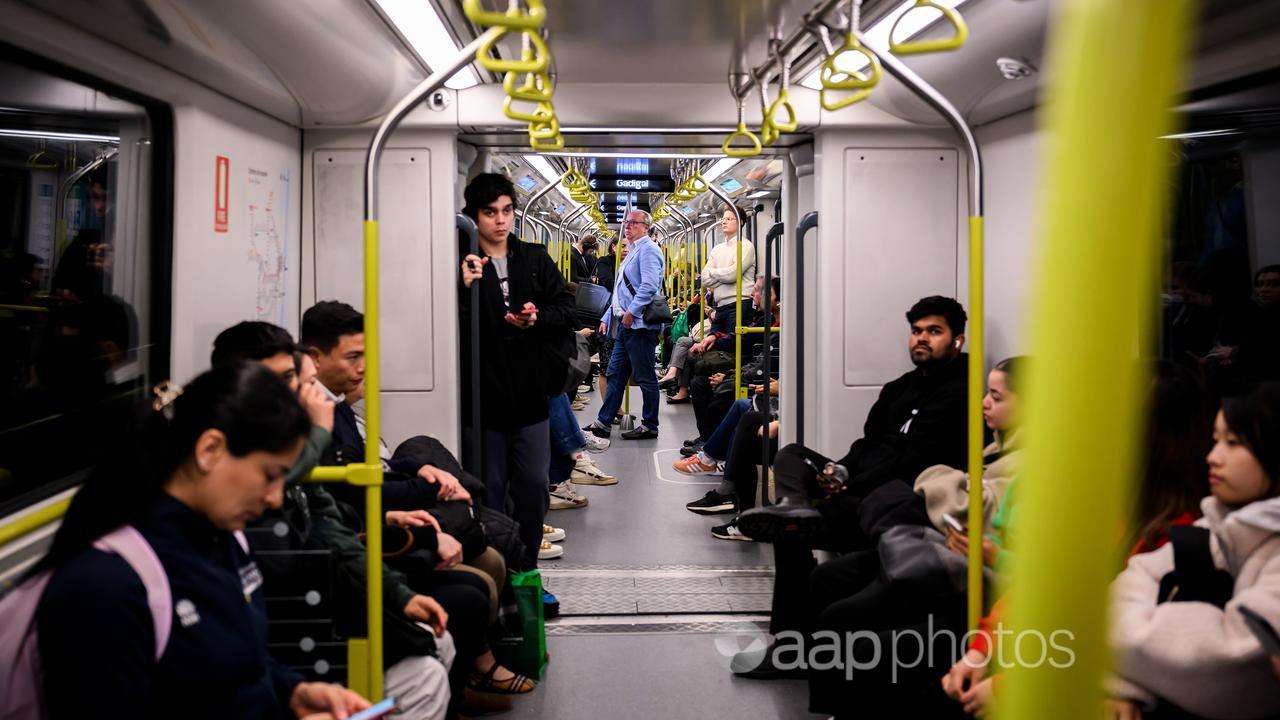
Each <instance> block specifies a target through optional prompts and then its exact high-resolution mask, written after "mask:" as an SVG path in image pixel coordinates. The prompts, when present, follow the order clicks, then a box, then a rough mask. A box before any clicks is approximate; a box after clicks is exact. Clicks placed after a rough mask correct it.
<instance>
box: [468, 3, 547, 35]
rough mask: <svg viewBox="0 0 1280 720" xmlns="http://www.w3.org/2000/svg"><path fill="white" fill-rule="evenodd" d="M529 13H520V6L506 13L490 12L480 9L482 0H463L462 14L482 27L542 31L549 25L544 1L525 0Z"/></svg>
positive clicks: (513, 7)
mask: <svg viewBox="0 0 1280 720" xmlns="http://www.w3.org/2000/svg"><path fill="white" fill-rule="evenodd" d="M525 4H526V5H528V6H529V11H528V12H523V13H522V12H520V8H519V6H518V5H516V6H512V7H511V8H510V9H508V10H507V11H506V12H501V13H497V12H489V11H487V10H485V9H484V8H482V7H480V0H463V2H462V12H464V13H466V16H467V19H468V20H470V21H471V22H473V23H475V24H476V25H479V26H480V27H501V28H506V29H507V30H541V29H542V26H543V25H545V24H546V23H547V7H546V5H545V4H544V3H543V1H542V0H525Z"/></svg>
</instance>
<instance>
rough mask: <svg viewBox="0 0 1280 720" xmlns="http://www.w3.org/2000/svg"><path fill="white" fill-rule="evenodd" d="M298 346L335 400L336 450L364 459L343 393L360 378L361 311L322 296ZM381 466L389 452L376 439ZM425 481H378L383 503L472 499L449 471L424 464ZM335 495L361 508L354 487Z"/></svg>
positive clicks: (408, 505) (411, 505)
mask: <svg viewBox="0 0 1280 720" xmlns="http://www.w3.org/2000/svg"><path fill="white" fill-rule="evenodd" d="M302 344H303V345H305V346H306V347H307V353H308V354H309V355H311V358H312V359H313V360H314V361H315V363H316V376H317V378H319V381H320V387H321V388H322V389H323V390H324V391H325V393H326V394H327V395H328V397H329V399H330V400H333V401H334V403H335V410H334V424H333V443H334V446H335V447H336V448H345V449H347V450H354V451H357V453H358V454H359V456H360V457H363V453H362V452H360V451H362V450H363V448H364V445H365V438H364V431H363V429H362V428H361V424H360V422H359V420H358V419H357V417H356V413H355V411H354V410H352V409H351V406H350V405H349V404H348V403H346V402H344V400H345V398H346V396H347V395H348V394H350V393H354V392H356V391H357V390H359V389H360V388H361V385H362V383H363V382H364V367H365V365H364V315H363V314H361V313H360V312H358V311H357V310H355V308H352V307H351V306H350V305H347V304H346V303H340V302H335V301H332V300H326V301H322V302H319V303H316V304H315V305H314V306H312V307H311V308H309V309H308V310H307V311H306V312H305V313H303V315H302ZM379 449H380V450H379V451H380V454H381V456H382V461H383V467H389V465H390V462H391V460H392V456H391V453H390V451H389V450H388V448H387V447H386V445H385V444H383V443H381V438H379ZM416 475H417V477H420V478H421V479H422V480H423V481H424V482H405V481H402V480H397V479H392V480H391V481H388V482H387V483H385V484H384V485H383V488H382V493H383V504H384V505H385V506H386V507H387V508H388V509H391V510H418V509H422V508H426V507H430V506H432V505H434V504H436V503H437V502H443V501H449V500H461V501H464V502H470V501H471V493H470V491H468V490H467V489H466V488H465V487H463V485H462V483H461V481H460V480H459V479H458V478H457V477H455V476H454V475H453V474H451V473H448V472H445V471H442V470H438V469H437V468H433V467H431V466H429V465H423V466H422V467H421V468H420V469H419V470H418V471H417V472H416ZM333 490H334V497H336V498H338V499H340V500H345V501H346V502H348V503H349V504H351V505H354V506H356V507H363V503H364V500H363V498H364V493H363V492H362V491H360V490H359V488H354V487H349V486H335V487H334V488H333Z"/></svg>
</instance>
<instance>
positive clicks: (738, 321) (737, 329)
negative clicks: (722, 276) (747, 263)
mask: <svg viewBox="0 0 1280 720" xmlns="http://www.w3.org/2000/svg"><path fill="white" fill-rule="evenodd" d="M734 240H735V241H737V243H738V267H737V275H738V277H737V279H736V280H735V283H734V295H735V297H734V299H733V308H734V312H735V314H734V317H733V324H734V328H733V397H734V398H735V399H737V400H742V399H743V398H745V397H746V396H747V392H746V390H745V389H743V387H742V228H741V227H739V228H738V234H737V235H735V236H734Z"/></svg>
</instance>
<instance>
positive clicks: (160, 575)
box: [93, 525, 173, 662]
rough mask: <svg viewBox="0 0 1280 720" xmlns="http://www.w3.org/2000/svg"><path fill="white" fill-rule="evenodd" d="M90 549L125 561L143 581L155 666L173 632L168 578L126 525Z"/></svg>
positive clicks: (152, 553)
mask: <svg viewBox="0 0 1280 720" xmlns="http://www.w3.org/2000/svg"><path fill="white" fill-rule="evenodd" d="M93 546H94V547H95V548H97V549H99V550H102V551H104V552H111V553H115V554H116V555H119V556H120V557H122V558H124V560H125V562H127V563H129V566H130V567H132V568H133V571H134V572H135V573H137V574H138V577H140V578H142V584H143V586H144V587H146V589H147V606H148V607H150V608H151V620H152V622H153V623H155V631H156V661H157V662H158V661H159V660H160V656H161V655H163V654H164V649H165V647H166V646H168V644H169V633H170V630H171V629H172V628H173V591H172V590H171V589H170V587H169V576H168V574H166V573H165V571H164V566H163V565H161V564H160V558H159V557H158V556H157V555H156V551H155V550H153V549H152V548H151V545H150V543H148V542H147V540H146V538H144V537H142V533H140V532H138V531H137V530H136V529H135V528H134V527H133V526H132V525H125V526H124V527H121V528H119V529H117V530H115V531H114V532H111V533H108V534H106V535H104V536H102V537H101V538H99V539H98V540H97V541H96V542H94V543H93Z"/></svg>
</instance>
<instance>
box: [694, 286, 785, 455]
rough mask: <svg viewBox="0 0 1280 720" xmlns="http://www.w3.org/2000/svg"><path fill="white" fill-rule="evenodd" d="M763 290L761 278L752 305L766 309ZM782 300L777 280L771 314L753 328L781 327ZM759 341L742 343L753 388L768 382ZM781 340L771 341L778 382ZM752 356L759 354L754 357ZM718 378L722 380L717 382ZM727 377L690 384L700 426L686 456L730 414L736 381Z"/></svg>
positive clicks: (759, 315)
mask: <svg viewBox="0 0 1280 720" xmlns="http://www.w3.org/2000/svg"><path fill="white" fill-rule="evenodd" d="M763 286H764V280H762V279H760V278H757V279H756V287H755V290H754V291H753V292H752V301H753V304H754V305H755V307H757V308H760V307H764V302H763V300H762V298H761V292H763V290H762V288H763ZM781 296H782V283H781V282H780V281H779V280H778V278H773V282H772V288H771V290H770V301H769V308H770V309H769V311H768V312H756V313H755V319H754V320H753V321H752V322H751V327H764V325H765V323H768V324H769V325H771V326H772V327H775V328H776V327H777V326H778V318H780V317H781V308H780V306H779V304H778V298H780V297H781ZM756 337H757V336H756V335H747V336H746V337H744V338H743V343H742V352H743V361H742V382H743V383H744V384H746V385H748V386H749V387H750V386H753V385H760V384H763V382H764V378H763V376H762V375H761V374H760V373H761V372H762V371H763V368H764V354H763V352H762V351H759V350H760V348H761V347H762V344H763V343H761V342H760V341H758V340H756ZM780 337H781V336H780V335H779V334H778V333H776V332H775V333H773V334H772V335H770V338H769V345H770V353H771V355H770V357H771V360H770V375H771V376H772V377H774V378H777V376H778V370H779V366H780V364H781V363H780V356H779V354H778V349H779V347H780V346H781V344H780ZM752 352H756V354H755V355H754V356H752V355H751V353H752ZM713 369H715V368H713ZM717 376H719V377H718V378H717ZM727 377H728V376H727V375H726V374H725V373H724V372H713V373H711V374H710V375H705V376H704V375H701V374H699V375H695V376H694V377H693V379H692V380H690V381H689V398H690V400H691V401H692V402H693V416H694V420H695V421H696V422H697V425H698V436H697V437H696V438H694V439H692V440H688V441H685V446H686V447H687V448H690V450H689V451H688V452H687V453H686V455H692V454H693V451H694V450H697V449H700V448H701V447H702V446H703V444H705V443H706V441H707V438H710V437H711V434H712V433H713V432H715V428H716V427H717V426H719V424H720V423H721V422H722V421H723V420H724V417H725V416H726V415H727V414H728V413H729V408H730V406H731V405H732V404H733V402H734V397H733V391H732V389H733V382H732V378H728V379H729V382H727V383H726V382H724V381H725V379H726V378H727ZM713 380H714V382H713ZM677 395H678V393H677ZM683 452H685V451H682V453H683Z"/></svg>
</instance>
